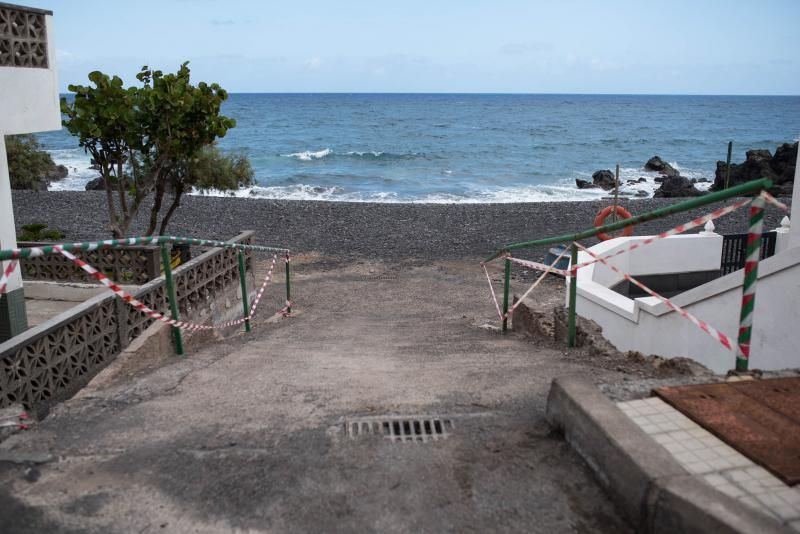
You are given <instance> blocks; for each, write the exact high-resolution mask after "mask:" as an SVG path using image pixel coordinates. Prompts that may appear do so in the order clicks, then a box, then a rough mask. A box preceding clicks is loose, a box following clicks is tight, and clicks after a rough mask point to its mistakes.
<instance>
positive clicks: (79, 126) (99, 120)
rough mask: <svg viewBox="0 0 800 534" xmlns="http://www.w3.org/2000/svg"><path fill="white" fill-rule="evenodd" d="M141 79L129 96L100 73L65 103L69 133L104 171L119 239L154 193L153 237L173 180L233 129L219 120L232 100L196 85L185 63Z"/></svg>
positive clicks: (208, 86)
mask: <svg viewBox="0 0 800 534" xmlns="http://www.w3.org/2000/svg"><path fill="white" fill-rule="evenodd" d="M136 78H137V79H138V80H139V81H140V82H141V83H142V85H141V86H138V87H137V86H131V87H127V88H126V87H123V82H122V80H121V79H120V78H119V77H117V76H113V77H109V76H108V75H106V74H103V73H101V72H97V71H95V72H92V73H90V74H89V81H90V82H92V84H94V85H93V86H91V85H90V86H82V85H70V86H69V90H70V91H73V92H75V100H74V102H73V103H72V104H70V103H68V102H67V101H66V99H62V100H61V109H62V112H63V113H64V114H65V116H66V118H65V120H64V126H65V127H66V128H67V130H69V131H70V133H72V134H73V135H75V136H76V137H78V139H79V143H80V145H81V146H82V147H84V149H86V151H87V152H89V153H90V154H91V155H92V158H93V159H94V160H95V162H96V163H97V164H98V165H99V166H100V174H101V176H102V177H103V179H104V181H105V182H106V195H107V202H108V208H109V214H110V216H111V230H112V233H113V235H114V236H115V237H123V236H125V235H126V234H127V231H128V228H129V227H130V224H131V222H132V221H133V220H134V219H135V217H136V214H137V213H138V211H139V207H140V205H141V203H142V201H143V200H144V199H145V198H147V197H148V196H149V195H150V194H151V193H155V199H154V202H153V207H152V209H151V212H150V225H149V228H148V232H147V233H148V235H150V234H152V233H153V232H154V231H155V228H156V225H157V221H158V214H159V211H160V210H161V205H162V198H163V196H164V194H165V192H166V191H167V190H168V189H169V188H170V187H174V184H175V180H176V179H175V176H176V175H178V174H181V169H186V168H188V166H189V165H190V163H191V161H192V160H194V159H195V158H196V157H197V155H198V154H199V152H200V151H201V150H202V149H203V147H206V146H209V145H211V144H212V143H214V141H215V140H216V139H217V138H219V137H223V136H224V135H225V134H226V133H227V131H228V130H229V129H230V128H233V127H234V126H235V125H236V122H235V121H234V120H233V119H231V118H229V117H226V116H224V115H221V114H220V109H221V107H222V102H224V101H225V100H226V99H227V98H228V93H227V92H226V91H225V90H224V89H222V88H221V87H220V86H219V85H217V84H206V83H204V82H201V83H199V84H197V85H193V84H192V83H191V79H190V71H189V67H188V63H183V64H182V65H181V66H180V68H179V69H178V72H177V73H175V74H171V73H170V74H164V73H163V72H161V71H159V70H152V69H150V68H149V67H147V66H144V67H142V69H141V71H140V72H139V73H138V74H137V75H136ZM176 192H177V195H178V196H179V195H180V194H181V193H182V191H179V190H177V189H176ZM115 196H116V198H115ZM117 206H119V211H118V210H117ZM173 211H174V210H173Z"/></svg>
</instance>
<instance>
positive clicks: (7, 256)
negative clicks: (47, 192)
mask: <svg viewBox="0 0 800 534" xmlns="http://www.w3.org/2000/svg"><path fill="white" fill-rule="evenodd" d="M167 243H180V244H189V245H197V246H208V247H215V248H231V249H238V253H237V254H238V258H237V261H238V264H239V283H240V286H241V289H242V304H243V306H242V309H243V313H244V321H243V322H244V324H245V331H246V332H249V331H250V320H249V319H250V317H249V316H248V314H249V311H248V308H247V282H246V279H245V260H244V253H243V251H245V250H255V251H264V252H272V253H275V255H276V257H277V253H278V252H280V253H283V254H285V260H286V310H287V312H288V313H291V311H292V308H291V300H290V296H291V287H290V282H289V280H290V267H289V259H290V258H289V249H288V248H285V247H265V246H261V245H245V244H242V243H231V242H229V241H217V240H213V239H196V238H192V237H176V236H144V237H128V238H122V239H106V240H103V241H86V242H82V243H54V244H52V245H45V246H40V247H24V248H11V249H5V250H0V261H5V260H18V259H20V258H36V257H40V256H46V255H49V254H65V255H67V257H70V256H71V254H69V253H70V252H75V251H77V252H79V251H84V252H87V251H93V250H98V249H106V248H117V247H124V246H133V245H160V247H161V263H162V267H163V269H164V278H165V281H166V290H167V301H168V302H169V306H170V312H171V315H172V324H173V326H172V331H173V335H174V339H175V353H176V354H178V355H179V356H180V355H183V353H184V348H183V335H182V334H181V330H180V326H179V321H178V319H179V316H178V299H177V296H176V293H175V284H174V281H173V278H172V265H171V263H172V262H171V256H170V254H169V251H168V250H167ZM65 251H66V253H65ZM72 259H73V260H74V261H79V260H78V259H77V258H75V257H74V256H72ZM82 266H83V267H84V268H86V267H87V266H86V265H85V264H84V265H82ZM13 269H14V263H12V264H11V270H10V271H8V273H2V272H0V287H4V286H5V283H4V280H5V279H7V277H8V276H10V273H11V272H13ZM92 274H93V276H95V277H97V275H100V276H101V277H102V278H105V276H103V275H102V274H101V273H96V272H95V273H92ZM98 279H99V278H98ZM101 281H102V280H101ZM104 283H105V282H104ZM106 285H109V284H106ZM109 287H111V288H112V290H113V291H115V292H116V289H114V287H113V286H112V285H109ZM120 296H121V297H122V295H120ZM125 300H126V301H127V302H129V303H131V302H132V300H129V299H127V298H125ZM184 326H185V325H184Z"/></svg>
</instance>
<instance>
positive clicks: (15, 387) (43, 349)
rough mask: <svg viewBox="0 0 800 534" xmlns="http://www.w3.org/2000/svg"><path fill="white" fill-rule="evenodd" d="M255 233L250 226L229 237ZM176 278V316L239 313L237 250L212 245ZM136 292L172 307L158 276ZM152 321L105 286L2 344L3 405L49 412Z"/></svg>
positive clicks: (211, 317)
mask: <svg viewBox="0 0 800 534" xmlns="http://www.w3.org/2000/svg"><path fill="white" fill-rule="evenodd" d="M252 239H253V232H250V231H248V232H243V233H241V234H239V235H238V236H236V237H235V238H233V239H231V240H230V241H229V242H231V243H251V242H252ZM245 258H246V259H245V267H246V270H247V273H248V285H249V287H250V288H253V287H254V280H253V274H252V273H253V258H252V252H251V251H245ZM173 277H174V280H175V290H176V294H177V298H178V302H179V308H180V313H181V318H183V319H186V320H188V321H192V322H202V323H212V322H218V321H225V320H229V319H232V318H234V317H237V316H239V315H241V303H240V301H239V299H240V298H241V295H240V292H241V290H240V288H239V268H238V261H237V251H236V250H235V249H221V248H216V249H211V250H210V251H208V252H206V253H204V254H201V255H200V256H198V257H196V258H195V259H193V260H190V261H189V262H187V263H185V264H183V265H181V266H180V267H178V268H177V269H175V270H174V271H173ZM251 291H252V289H248V292H251ZM135 297H136V298H137V299H138V300H140V301H142V302H143V303H145V304H146V305H147V306H148V307H150V308H152V309H154V310H157V311H159V312H162V313H168V311H169V303H168V300H167V294H166V283H165V280H164V278H163V277H160V278H157V279H155V280H152V281H151V282H149V283H147V284H145V285H144V286H142V287H141V288H139V289H138V291H137V292H136V293H135ZM153 322H154V319H149V318H148V317H147V316H146V315H144V314H143V313H141V312H139V311H136V310H134V309H133V308H132V307H131V306H130V305H129V304H127V303H125V302H123V301H122V300H120V299H119V298H117V297H116V296H115V295H113V294H112V293H110V292H106V293H104V294H100V295H97V296H95V297H92V298H90V299H89V300H87V301H86V302H83V303H81V304H78V305H77V306H75V307H73V308H71V309H70V310H68V311H66V312H64V313H62V314H60V315H58V316H56V317H53V318H52V319H50V320H49V321H46V322H44V323H42V324H40V325H38V326H36V327H33V328H31V329H29V330H27V331H26V332H24V333H23V334H21V335H18V336H16V337H14V338H11V339H10V340H8V341H6V342H4V343H2V344H0V408H2V407H4V406H7V405H10V404H14V403H21V404H23V405H24V406H25V407H26V409H28V410H32V411H34V412H36V413H38V414H40V415H41V414H43V413H46V411H47V410H48V408H49V406H50V405H51V404H53V403H55V402H59V401H61V400H64V399H66V398H69V397H71V396H72V395H74V394H75V392H77V391H78V390H79V389H80V388H81V387H83V386H84V385H85V384H86V383H87V382H88V381H89V380H91V378H92V377H93V376H94V375H95V374H97V373H98V372H99V371H100V370H102V369H103V368H104V367H106V366H107V365H108V364H109V363H110V362H111V361H113V360H114V358H116V356H117V355H118V354H119V353H120V352H121V351H122V350H123V349H125V348H126V347H128V345H130V343H131V342H132V341H133V340H135V339H136V338H137V337H139V336H140V335H141V334H142V332H144V331H145V330H146V329H147V328H148V327H149V326H150V325H151V324H152V323H153ZM192 335H195V336H198V335H199V336H207V335H208V334H202V333H200V334H197V333H192Z"/></svg>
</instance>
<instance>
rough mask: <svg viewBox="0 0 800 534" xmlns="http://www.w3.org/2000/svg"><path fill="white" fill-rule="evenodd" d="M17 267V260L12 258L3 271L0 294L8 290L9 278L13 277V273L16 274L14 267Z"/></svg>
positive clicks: (0, 277)
mask: <svg viewBox="0 0 800 534" xmlns="http://www.w3.org/2000/svg"><path fill="white" fill-rule="evenodd" d="M16 268H17V260H11V261H10V262H8V265H7V266H6V268H5V270H4V271H3V274H2V276H0V295H2V294H4V293H5V292H6V286H7V285H8V280H9V279H10V278H11V275H12V274H14V269H16Z"/></svg>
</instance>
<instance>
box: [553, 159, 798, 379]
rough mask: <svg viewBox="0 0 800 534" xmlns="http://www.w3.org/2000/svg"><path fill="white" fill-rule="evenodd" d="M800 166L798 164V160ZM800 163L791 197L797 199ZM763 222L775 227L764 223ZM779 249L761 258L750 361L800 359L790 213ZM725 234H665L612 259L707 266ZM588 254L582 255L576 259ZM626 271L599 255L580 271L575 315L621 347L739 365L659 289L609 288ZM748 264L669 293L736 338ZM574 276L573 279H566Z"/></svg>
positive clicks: (773, 364) (647, 271)
mask: <svg viewBox="0 0 800 534" xmlns="http://www.w3.org/2000/svg"><path fill="white" fill-rule="evenodd" d="M798 170H800V168H798ZM798 170H796V171H795V187H794V191H793V198H792V205H793V206H800V187H797V181H798ZM765 230H772V229H770V228H765ZM775 230H776V231H777V233H778V235H777V239H776V250H775V255H774V256H772V257H770V258H766V259H764V260H762V261H761V262H759V269H758V284H757V293H756V301H755V312H754V315H753V333H752V340H751V348H750V351H751V355H750V364H749V367H750V368H751V369H765V370H776V369H786V368H798V367H800V305H798V302H800V224H796V225H791V222H790V220H789V219H788V218H786V219H785V220H784V221H782V223H781V227H780V228H778V229H775ZM641 239H644V238H643V237H623V238H617V239H612V240H609V241H605V242H603V243H600V244H598V245H596V246H594V247H592V248H591V250H592V252H594V253H595V254H599V255H601V256H605V255H607V254H610V253H613V252H614V251H616V250H620V249H621V248H627V246H629V245H630V243H631V242H632V241H635V240H641ZM721 252H722V236H718V235H716V234H713V233H710V232H702V233H700V234H694V235H686V236H673V237H668V238H665V239H660V240H657V241H655V242H653V243H652V244H650V245H647V246H646V247H643V248H641V249H637V250H635V251H634V252H632V253H625V254H622V255H620V256H617V257H615V258H613V259H611V260H610V262H611V263H613V264H614V265H615V266H617V267H618V268H619V269H621V270H622V271H624V272H626V273H628V274H630V275H632V276H634V277H636V276H637V275H653V274H668V273H681V272H696V271H708V270H715V269H719V268H720V263H721ZM590 259H591V257H590V256H589V254H587V253H585V252H581V253H579V255H578V263H581V262H584V261H588V260H590ZM621 280H622V277H621V276H620V275H618V274H617V273H615V272H613V271H612V270H611V269H609V268H608V267H606V266H604V265H602V264H600V263H595V264H593V265H591V266H588V267H585V268H583V269H580V270H579V271H578V277H577V284H578V291H577V295H578V298H577V306H576V310H577V313H578V315H580V316H581V317H585V318H587V319H591V320H593V321H595V322H596V323H597V324H599V325H600V326H601V327H602V328H603V335H604V336H605V337H606V338H607V339H608V340H609V341H610V342H611V343H612V344H613V345H614V346H616V347H617V348H618V349H619V350H622V351H629V350H631V351H639V352H642V353H644V354H655V355H658V356H663V357H667V358H673V357H689V358H692V359H694V360H696V361H697V362H699V363H701V364H703V365H705V366H706V367H708V368H709V369H711V370H713V371H714V372H717V373H724V372H726V371H728V370H730V369H733V368H734V367H735V362H736V353H735V352H734V351H731V350H728V349H726V348H725V347H724V346H723V345H722V344H721V343H720V342H719V341H717V340H716V339H714V338H712V337H711V336H709V335H708V334H706V333H705V332H703V331H702V330H701V329H700V328H698V327H697V326H695V325H694V324H692V323H691V322H689V321H688V320H686V319H684V318H683V317H681V316H680V315H679V314H678V313H676V312H675V311H673V310H672V309H670V308H669V307H668V306H667V305H666V304H664V303H663V302H661V300H660V299H658V298H656V297H649V296H648V297H643V298H635V299H631V298H628V297H626V296H624V295H621V294H619V293H616V292H614V291H612V290H611V289H610V287H613V286H614V285H615V284H616V283H618V282H619V281H621ZM743 280H744V271H743V270H739V271H736V272H734V273H731V274H729V275H727V276H723V277H721V278H717V279H716V280H713V281H711V282H708V283H706V284H703V285H701V286H699V287H695V288H694V289H690V290H688V291H684V292H683V293H680V294H678V295H676V296H675V297H673V298H672V299H670V300H671V301H672V302H674V303H675V304H677V305H678V306H680V307H682V308H683V309H685V310H687V311H688V312H689V313H691V314H693V315H694V316H695V317H697V318H699V319H701V320H703V321H705V322H707V323H708V324H710V325H711V326H713V327H715V328H717V329H718V330H720V331H721V332H722V333H724V334H726V335H727V336H728V337H730V338H731V340H732V341H733V343H734V344H735V342H736V336H737V334H738V329H739V313H740V307H741V298H742V283H743ZM567 283H568V284H569V283H570V281H569V280H568V281H567Z"/></svg>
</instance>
